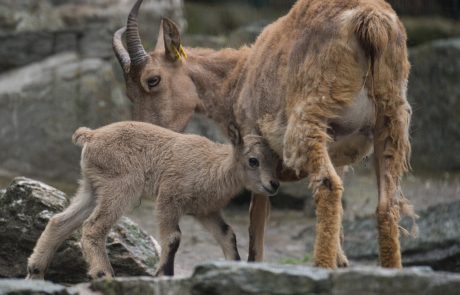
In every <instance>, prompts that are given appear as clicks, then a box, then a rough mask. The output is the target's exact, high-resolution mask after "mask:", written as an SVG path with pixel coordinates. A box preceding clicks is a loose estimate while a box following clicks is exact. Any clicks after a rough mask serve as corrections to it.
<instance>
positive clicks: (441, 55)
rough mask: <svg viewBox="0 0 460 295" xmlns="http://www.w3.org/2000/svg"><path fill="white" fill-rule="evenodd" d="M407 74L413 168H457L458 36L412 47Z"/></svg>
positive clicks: (459, 107) (459, 132)
mask: <svg viewBox="0 0 460 295" xmlns="http://www.w3.org/2000/svg"><path fill="white" fill-rule="evenodd" d="M410 61H411V64H412V71H411V76H410V78H409V88H408V90H409V92H408V96H409V100H410V103H411V104H412V107H413V116H412V118H413V119H412V128H411V129H412V132H411V141H412V152H413V156H412V164H413V166H414V168H418V169H429V171H436V170H437V171H439V170H459V169H460V154H459V153H456V152H454V151H457V150H460V141H459V140H458V139H459V138H460V116H459V115H458V114H460V83H458V77H459V76H460V39H450V40H444V41H437V42H433V43H429V44H426V45H422V46H420V47H416V48H413V49H412V50H411V51H410Z"/></svg>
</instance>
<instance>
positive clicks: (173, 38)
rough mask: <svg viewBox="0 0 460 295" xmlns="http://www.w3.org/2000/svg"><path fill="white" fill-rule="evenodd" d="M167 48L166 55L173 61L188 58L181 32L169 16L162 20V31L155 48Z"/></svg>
mask: <svg viewBox="0 0 460 295" xmlns="http://www.w3.org/2000/svg"><path fill="white" fill-rule="evenodd" d="M163 48H164V50H165V54H166V57H167V58H169V59H170V60H171V61H177V60H178V59H182V58H185V59H186V58H187V55H186V54H185V51H184V48H183V47H182V44H181V39H180V32H179V28H178V27H177V25H176V24H175V23H174V22H173V21H172V20H170V19H169V18H166V17H164V18H163V19H162V20H161V26H160V33H159V34H158V40H157V45H156V46H155V50H161V49H163Z"/></svg>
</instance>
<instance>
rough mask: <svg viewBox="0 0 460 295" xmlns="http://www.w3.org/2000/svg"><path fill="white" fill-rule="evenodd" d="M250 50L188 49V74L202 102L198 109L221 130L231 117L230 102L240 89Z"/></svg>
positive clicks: (224, 128)
mask: <svg viewBox="0 0 460 295" xmlns="http://www.w3.org/2000/svg"><path fill="white" fill-rule="evenodd" d="M250 51H251V49H250V48H248V47H242V48H240V49H222V50H218V51H215V50H211V49H200V48H193V49H189V50H187V52H188V53H189V59H188V61H187V65H188V67H187V70H188V74H189V76H190V77H191V79H192V81H193V82H194V83H195V86H196V89H197V92H198V95H199V97H200V99H201V101H202V106H200V109H199V112H201V113H204V114H205V115H206V116H208V117H210V118H211V119H213V120H214V121H216V122H217V123H218V124H219V125H221V127H222V128H223V130H226V126H228V123H229V121H230V120H231V119H232V118H233V105H234V103H235V100H236V98H237V97H238V95H239V92H240V86H239V85H238V81H239V79H240V77H242V76H243V72H244V70H245V64H246V60H247V57H248V56H249V53H250Z"/></svg>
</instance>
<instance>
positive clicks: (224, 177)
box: [28, 122, 279, 278]
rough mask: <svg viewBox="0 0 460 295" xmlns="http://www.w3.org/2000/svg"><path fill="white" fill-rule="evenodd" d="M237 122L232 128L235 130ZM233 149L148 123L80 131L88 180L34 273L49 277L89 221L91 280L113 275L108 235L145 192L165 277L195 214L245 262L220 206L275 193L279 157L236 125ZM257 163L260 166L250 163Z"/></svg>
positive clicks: (38, 251) (59, 220)
mask: <svg viewBox="0 0 460 295" xmlns="http://www.w3.org/2000/svg"><path fill="white" fill-rule="evenodd" d="M232 126H233V127H232ZM230 127H232V128H231V130H232V131H231V132H230V133H231V134H232V139H233V143H234V147H233V146H232V145H228V144H217V143H213V142H211V141H210V140H208V139H206V138H205V137H201V136H197V135H184V134H179V133H176V132H173V131H171V130H168V129H164V128H161V127H159V126H155V125H151V124H148V123H141V122H120V123H114V124H111V125H107V126H105V127H102V128H99V129H96V130H90V129H88V128H79V129H78V130H77V131H76V132H75V134H74V136H73V141H74V142H75V143H76V144H77V145H79V146H82V147H83V150H82V157H81V169H82V182H81V185H80V188H79V191H78V193H77V195H76V196H75V198H73V200H72V204H71V205H70V206H69V207H68V208H67V209H66V210H65V211H64V212H62V213H60V214H57V215H56V216H54V217H53V218H52V219H51V220H50V222H49V224H48V225H47V227H46V229H45V231H44V232H43V234H42V236H41V237H40V238H39V240H38V242H37V245H36V247H35V249H34V252H33V254H32V255H31V257H30V258H29V261H28V273H29V274H28V278H43V277H44V275H45V272H46V269H47V267H48V265H49V263H50V261H51V259H52V256H53V254H54V252H55V251H56V249H57V247H59V245H60V244H61V243H62V241H63V240H65V239H66V238H67V237H68V236H69V235H70V234H71V233H72V232H73V231H74V230H75V229H76V228H78V227H79V226H81V225H82V224H83V229H82V239H81V243H82V248H83V253H84V256H85V258H86V260H87V262H88V265H89V272H88V273H89V275H90V276H91V277H92V278H100V277H111V276H113V270H112V267H111V265H110V262H109V260H108V257H107V253H106V249H105V240H106V236H107V234H108V232H109V230H110V228H111V227H112V226H113V225H114V224H115V222H116V221H117V220H118V219H119V218H120V217H121V216H122V215H123V214H124V213H125V212H126V210H127V209H129V208H130V207H131V205H132V204H135V203H138V201H139V199H140V198H141V196H142V195H143V194H148V195H153V196H155V210H156V212H155V213H156V219H157V222H158V225H159V230H160V236H159V239H160V245H161V257H160V262H159V268H158V270H157V274H158V275H173V273H174V265H173V264H174V255H175V253H176V251H177V248H178V247H179V243H180V236H181V232H180V229H179V219H180V218H181V216H183V215H184V214H188V215H193V216H195V217H196V218H197V219H198V220H199V221H200V222H201V223H202V224H203V226H204V227H205V228H206V229H208V230H209V231H210V232H211V233H212V234H213V235H214V237H215V238H216V240H217V241H218V243H219V244H220V245H221V247H222V250H223V252H224V255H225V257H226V258H227V259H234V260H239V254H238V250H237V248H236V238H235V234H234V232H233V230H232V229H231V227H230V226H229V225H227V223H226V222H225V221H224V219H223V218H222V215H221V209H222V208H223V207H224V206H225V205H227V203H228V202H229V201H230V200H231V198H232V197H234V196H235V195H236V194H237V193H238V192H239V191H241V190H242V189H243V187H245V188H247V189H249V190H251V191H254V192H256V193H259V194H260V193H263V194H274V193H276V191H277V189H278V186H279V183H278V181H277V180H276V161H275V159H276V156H275V155H274V153H273V152H272V151H271V149H270V148H269V147H268V144H267V143H266V142H265V140H264V139H263V138H262V137H260V136H257V135H247V136H245V137H244V138H243V139H241V138H240V135H239V131H238V130H237V129H236V128H235V127H234V125H230ZM254 159H255V160H256V161H258V164H257V165H256V166H254V165H251V161H254Z"/></svg>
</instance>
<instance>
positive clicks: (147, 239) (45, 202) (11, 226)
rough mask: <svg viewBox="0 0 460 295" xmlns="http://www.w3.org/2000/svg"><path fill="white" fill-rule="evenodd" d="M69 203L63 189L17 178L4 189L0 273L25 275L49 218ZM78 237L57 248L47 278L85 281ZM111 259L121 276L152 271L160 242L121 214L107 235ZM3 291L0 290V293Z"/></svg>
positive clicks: (0, 198) (0, 200) (0, 207)
mask: <svg viewBox="0 0 460 295" xmlns="http://www.w3.org/2000/svg"><path fill="white" fill-rule="evenodd" d="M68 203H69V199H68V197H67V196H66V195H65V194H64V193H63V192H61V191H59V190H57V189H55V188H53V187H51V186H48V185H46V184H44V183H41V182H39V181H34V180H31V179H27V178H23V177H18V178H15V179H14V180H13V182H12V183H11V184H10V186H9V187H8V188H7V190H6V191H5V192H4V193H3V194H1V192H0V241H2V242H1V243H0V277H25V275H26V266H27V258H28V257H29V256H30V254H31V253H32V249H33V247H34V246H35V243H36V241H37V239H38V238H39V236H40V234H41V233H42V231H43V230H44V228H45V226H46V224H47V223H48V221H49V220H50V218H51V217H52V216H53V215H54V214H56V213H58V212H61V211H62V210H63V209H64V208H65V207H67V205H68ZM79 238H80V235H79V233H78V232H76V233H74V234H73V235H72V236H71V237H70V238H69V239H68V240H67V241H65V242H64V244H63V245H62V246H61V247H60V248H59V249H58V251H57V253H56V255H55V257H54V259H53V261H52V264H51V266H50V268H49V270H48V273H47V276H46V279H48V280H51V281H54V282H64V283H78V282H83V281H86V280H87V276H86V263H85V261H84V259H83V256H82V253H81V247H80V243H79ZM107 250H108V254H109V259H110V261H111V263H112V266H113V268H114V271H115V274H116V275H117V276H128V275H130V276H132V275H144V276H145V275H150V276H151V275H153V274H154V272H155V270H156V266H157V263H158V261H159V246H158V243H157V242H156V241H155V240H154V239H153V238H152V237H151V236H149V235H148V234H147V233H145V232H144V231H143V230H142V229H140V228H139V227H138V226H137V225H136V224H135V223H134V222H133V221H131V220H130V219H128V218H122V219H121V220H120V221H119V222H118V224H117V225H116V226H114V228H113V229H112V231H111V232H110V233H109V236H108V239H107ZM0 293H1V292H0Z"/></svg>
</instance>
